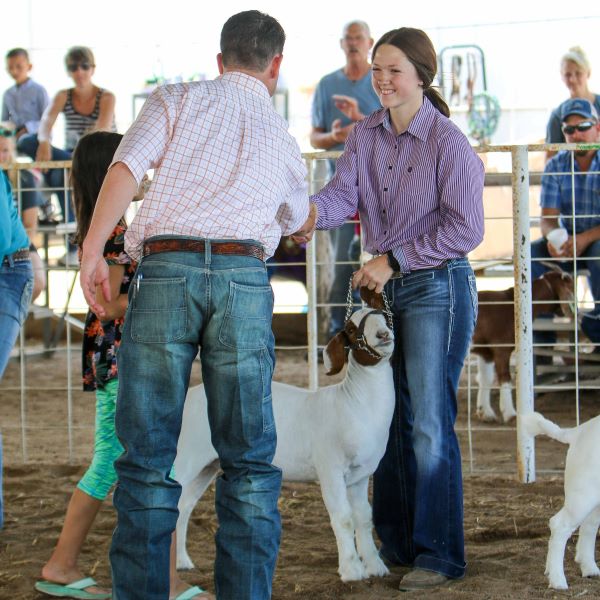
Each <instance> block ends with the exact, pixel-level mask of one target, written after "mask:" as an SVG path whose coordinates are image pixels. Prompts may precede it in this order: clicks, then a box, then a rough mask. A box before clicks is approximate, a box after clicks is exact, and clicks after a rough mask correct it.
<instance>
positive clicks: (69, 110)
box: [63, 88, 117, 151]
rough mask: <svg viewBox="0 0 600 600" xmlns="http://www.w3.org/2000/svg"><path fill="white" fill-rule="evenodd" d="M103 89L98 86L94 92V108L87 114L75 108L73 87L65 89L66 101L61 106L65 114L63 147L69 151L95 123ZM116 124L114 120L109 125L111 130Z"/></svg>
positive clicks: (115, 128)
mask: <svg viewBox="0 0 600 600" xmlns="http://www.w3.org/2000/svg"><path fill="white" fill-rule="evenodd" d="M103 93H104V90H103V89H102V88H98V93H97V94H96V101H95V102H94V110H92V112H91V113H90V114H89V115H82V114H81V113H79V112H77V111H76V110H75V107H74V106H73V88H70V89H68V90H67V101H66V102H65V107H64V108H63V113H64V115H65V148H66V149H67V150H69V151H73V149H74V148H75V146H76V145H77V142H78V141H79V138H80V137H81V136H82V135H83V134H84V133H87V132H88V131H91V130H92V129H93V128H94V126H95V125H96V121H97V120H98V116H99V115H100V98H102V94H103ZM116 130H117V126H116V124H115V121H114V117H113V123H112V127H111V131H116Z"/></svg>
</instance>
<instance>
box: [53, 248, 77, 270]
mask: <svg viewBox="0 0 600 600" xmlns="http://www.w3.org/2000/svg"><path fill="white" fill-rule="evenodd" d="M58 264H59V265H60V266H61V267H77V266H78V265H79V256H78V255H77V250H75V249H73V250H68V251H67V252H65V254H64V255H63V256H61V257H60V258H59V259H58Z"/></svg>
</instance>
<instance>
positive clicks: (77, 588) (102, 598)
mask: <svg viewBox="0 0 600 600" xmlns="http://www.w3.org/2000/svg"><path fill="white" fill-rule="evenodd" d="M97 585H98V583H97V582H96V580H95V579H92V578H91V577H86V578H85V579H80V580H79V581H73V582H72V583H69V584H66V585H63V584H61V583H52V582H51V581H36V583H35V586H34V587H35V589H36V590H37V591H38V592H41V593H42V594H46V595H48V596H55V597H57V598H83V599H84V600H108V599H109V598H112V594H110V593H109V594H105V593H98V594H92V593H90V592H86V591H85V588H89V587H93V586H97Z"/></svg>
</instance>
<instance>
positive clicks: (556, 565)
mask: <svg viewBox="0 0 600 600" xmlns="http://www.w3.org/2000/svg"><path fill="white" fill-rule="evenodd" d="M522 419H523V426H524V428H525V430H526V431H527V432H528V433H529V434H530V435H534V436H535V435H538V434H540V433H543V434H545V435H547V436H549V437H551V438H553V439H555V440H558V441H559V442H562V443H563V444H569V450H568V451H567V460H566V464H565V482H564V487H565V503H564V506H563V507H562V508H561V509H560V510H559V511H558V512H557V513H556V514H555V515H554V516H553V517H552V518H551V519H550V531H551V535H550V541H549V542H548V556H547V558H546V571H545V574H546V575H547V576H548V581H549V584H550V587H552V588H554V589H557V590H563V589H567V587H568V586H567V580H566V578H565V573H564V568H563V561H564V554H565V546H566V544H567V541H568V539H569V537H570V536H571V534H572V533H573V531H575V529H577V527H579V540H578V542H577V550H576V554H575V560H576V561H577V563H579V566H580V567H581V575H582V576H583V577H597V576H600V570H599V569H598V566H597V565H596V561H595V556H594V555H595V544H596V534H597V532H598V526H599V525H600V416H598V417H595V418H593V419H590V420H589V421H587V422H585V423H583V424H581V425H580V426H579V427H573V428H571V429H561V428H560V427H558V426H557V425H555V424H554V423H552V422H551V421H549V420H548V419H545V418H544V417H543V416H542V415H540V414H539V413H531V414H529V415H526V416H524V417H522Z"/></svg>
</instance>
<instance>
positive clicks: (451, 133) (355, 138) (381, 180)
mask: <svg viewBox="0 0 600 600" xmlns="http://www.w3.org/2000/svg"><path fill="white" fill-rule="evenodd" d="M483 179H484V168H483V164H482V162H481V160H480V159H479V157H478V156H477V154H476V153H475V152H474V150H473V148H472V147H471V145H470V144H469V142H468V140H467V138H466V137H465V135H464V134H463V133H462V132H461V131H460V130H459V129H458V127H456V125H454V123H452V122H451V121H450V120H449V119H447V118H446V117H444V116H443V115H442V114H441V113H440V112H439V111H438V110H437V109H436V108H435V107H434V106H433V105H432V104H431V102H429V100H428V99H427V98H424V99H423V105H422V106H421V108H420V109H419V111H418V112H417V114H416V115H415V116H414V118H413V120H412V121H411V123H410V125H409V127H408V129H407V130H406V131H405V132H403V133H402V134H400V135H396V134H395V133H394V131H393V129H392V126H391V123H390V117H389V113H388V111H387V109H381V110H379V111H376V112H374V113H372V114H371V115H369V116H368V117H367V118H366V119H364V120H363V121H361V122H360V123H357V125H356V126H355V127H354V130H353V131H352V133H351V134H350V135H349V136H348V139H347V140H346V147H345V151H344V154H343V155H342V156H340V158H339V159H338V161H337V166H336V174H335V176H334V178H333V179H332V180H331V181H330V182H329V183H328V184H327V185H326V186H325V187H324V188H323V189H322V190H321V191H320V192H319V193H318V194H316V195H314V196H312V198H311V200H312V201H313V202H315V203H316V204H317V206H318V209H319V218H318V221H317V228H318V229H332V228H335V227H339V226H340V225H342V223H344V221H345V220H346V219H348V218H350V217H352V216H353V215H354V214H356V211H357V210H358V212H359V213H360V222H361V226H362V234H363V246H364V247H365V249H366V250H367V251H368V252H370V253H371V254H383V253H385V252H388V251H389V250H391V251H392V252H393V254H394V257H395V258H396V260H397V261H398V263H399V265H400V269H401V271H402V272H403V273H408V272H409V271H415V270H419V269H427V268H431V267H436V266H439V265H441V264H442V263H443V262H444V261H445V260H448V259H451V258H459V257H462V256H465V255H466V254H467V253H468V252H470V251H471V250H473V249H474V248H476V247H477V246H478V245H479V244H480V243H481V240H482V239H483Z"/></svg>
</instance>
